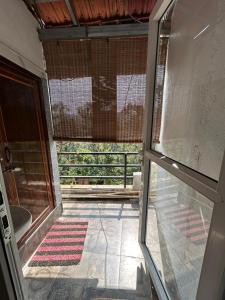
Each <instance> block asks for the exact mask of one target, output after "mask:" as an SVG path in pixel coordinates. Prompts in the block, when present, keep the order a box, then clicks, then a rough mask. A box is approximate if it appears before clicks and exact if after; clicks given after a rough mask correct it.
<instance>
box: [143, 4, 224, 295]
mask: <svg viewBox="0 0 225 300" xmlns="http://www.w3.org/2000/svg"><path fill="white" fill-rule="evenodd" d="M224 11H225V2H223V1H219V0H215V1H205V0H199V1H188V3H187V1H185V0H175V1H172V2H171V1H158V2H157V4H156V7H155V10H154V11H153V14H152V15H151V16H150V33H149V50H148V52H149V53H148V66H147V85H148V88H147V96H146V118H145V142H144V149H145V152H144V168H143V170H144V172H143V195H142V199H141V200H142V202H141V217H140V242H141V246H142V249H143V253H144V255H145V259H146V263H147V265H148V267H149V270H150V273H151V276H152V280H153V282H154V284H155V286H156V289H157V291H158V294H159V297H160V298H161V299H171V300H194V299H204V300H205V299H222V293H223V290H224V275H223V274H224V270H225V258H224V253H225V204H224V198H225V183H224V182H225V159H224V150H225V96H224V95H225V72H224V66H225V63H224V62H225V60H224V53H225V43H224V38H222V35H224V25H225V24H224V23H225V21H224V17H223V16H224ZM219 257H221V258H219Z"/></svg>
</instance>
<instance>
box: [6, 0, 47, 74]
mask: <svg viewBox="0 0 225 300" xmlns="http://www.w3.org/2000/svg"><path fill="white" fill-rule="evenodd" d="M38 26H39V25H38V23H37V21H36V20H35V18H34V17H33V16H32V14H31V13H30V11H29V10H28V9H27V7H26V5H25V4H24V2H23V1H22V0H0V55H2V56H4V57H6V58H7V59H9V60H11V61H13V62H14V63H16V64H18V65H19V66H21V67H23V68H25V69H27V70H29V71H31V72H32V73H35V74H36V75H38V76H41V75H42V76H44V74H45V73H44V60H43V51H42V45H41V42H40V41H39V39H38V33H37V29H38Z"/></svg>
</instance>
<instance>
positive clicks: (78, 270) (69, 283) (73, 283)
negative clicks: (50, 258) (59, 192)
mask: <svg viewBox="0 0 225 300" xmlns="http://www.w3.org/2000/svg"><path fill="white" fill-rule="evenodd" d="M63 208H64V212H63V216H62V218H61V220H62V221H64V222H65V221H66V220H82V221H87V222H88V226H87V233H86V238H85V243H84V249H83V252H82V257H81V260H80V262H79V263H78V264H77V265H70V266H35V267H29V266H28V265H27V266H25V268H24V270H23V271H24V276H25V278H26V283H27V287H28V293H29V299H34V300H35V299H38V300H40V299H42V300H44V299H55V300H57V299H68V300H70V299H85V300H89V299H96V300H97V299H129V300H132V299H134V300H145V299H153V298H152V296H151V291H150V290H149V287H150V283H149V278H148V276H147V275H146V274H145V266H144V260H143V256H142V253H141V250H140V247H139V244H138V221H139V207H138V202H137V201H129V202H128V201H116V202H104V201H87V202H84V201H82V202H79V201H76V202H72V201H71V200H70V201H64V203H63Z"/></svg>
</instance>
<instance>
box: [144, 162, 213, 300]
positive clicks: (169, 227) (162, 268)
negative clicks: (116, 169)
mask: <svg viewBox="0 0 225 300" xmlns="http://www.w3.org/2000/svg"><path fill="white" fill-rule="evenodd" d="M212 211H213V204H212V202H210V201H209V200H208V199H207V198H205V197H204V196H202V195H200V194H199V193H198V192H196V191H195V190H193V189H192V188H191V187H189V186H187V185H186V184H184V183H183V182H182V181H180V180H179V179H177V178H176V177H174V176H173V175H171V174H170V173H168V172H167V171H165V170H164V169H162V168H161V167H159V166H157V165H156V164H154V163H151V176H150V190H149V201H148V216H147V231H146V245H147V247H148V249H149V252H150V254H151V256H152V258H153V261H154V263H155V265H156V268H157V270H158V272H159V274H160V277H161V279H162V281H163V283H164V285H165V288H166V290H167V292H168V294H169V296H170V297H171V299H173V300H178V299H179V300H184V299H195V296H196V292H197V287H198V282H199V277H200V272H201V267H202V262H203V256H204V252H205V247H206V242H207V237H208V232H209V227H210V222H211V216H212Z"/></svg>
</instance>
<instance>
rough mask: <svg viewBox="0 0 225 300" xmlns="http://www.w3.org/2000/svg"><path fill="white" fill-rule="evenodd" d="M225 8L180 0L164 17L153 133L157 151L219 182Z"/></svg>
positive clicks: (223, 141)
mask: <svg viewBox="0 0 225 300" xmlns="http://www.w3.org/2000/svg"><path fill="white" fill-rule="evenodd" d="M202 11H204V18H203V17H200V16H202ZM224 11H225V2H224V1H220V0H215V1H205V0H199V1H191V3H188V5H187V1H186V0H178V1H175V2H174V5H173V6H172V7H170V9H169V10H168V11H167V13H166V14H165V15H164V17H163V18H162V20H161V22H160V38H159V51H158V61H157V76H156V88H155V104H154V122H153V133H152V148H153V149H154V150H156V151H158V152H160V153H162V154H163V155H165V156H167V157H169V158H172V159H174V160H176V161H179V162H180V163H182V164H184V165H187V166H188V167H190V168H192V169H194V170H196V171H198V172H200V173H202V174H205V175H207V176H208V177H211V178H213V179H215V180H218V178H219V172H220V168H221V163H222V158H223V153H224V148H225V136H224V132H225V118H224V115H225V105H224V94H225V84H224V82H225V72H224V67H225V66H224V52H225V43H224V27H225V18H224Z"/></svg>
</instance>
